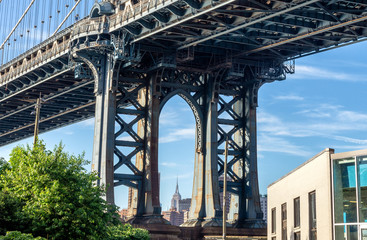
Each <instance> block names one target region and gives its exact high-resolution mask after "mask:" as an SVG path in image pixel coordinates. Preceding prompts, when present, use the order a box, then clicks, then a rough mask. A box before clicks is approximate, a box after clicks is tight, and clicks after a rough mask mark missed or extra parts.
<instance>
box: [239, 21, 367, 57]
mask: <svg viewBox="0 0 367 240" xmlns="http://www.w3.org/2000/svg"><path fill="white" fill-rule="evenodd" d="M365 20H367V15H366V14H365V15H364V16H363V17H359V18H356V19H353V20H349V21H346V22H343V23H339V24H336V25H333V26H330V27H326V28H323V29H319V30H315V31H313V32H310V33H306V34H302V35H299V36H297V37H294V38H289V39H286V40H283V41H280V42H276V43H272V44H269V45H266V46H262V47H259V48H255V49H252V50H250V51H247V52H244V53H240V54H237V55H236V56H241V55H249V54H251V53H255V52H260V51H264V50H267V49H270V48H274V47H277V46H281V45H284V44H286V43H290V42H294V41H298V40H302V39H304V38H308V37H312V36H314V35H317V34H320V33H324V32H328V31H332V30H334V29H337V28H341V27H344V26H348V25H351V24H354V23H358V22H362V21H365Z"/></svg>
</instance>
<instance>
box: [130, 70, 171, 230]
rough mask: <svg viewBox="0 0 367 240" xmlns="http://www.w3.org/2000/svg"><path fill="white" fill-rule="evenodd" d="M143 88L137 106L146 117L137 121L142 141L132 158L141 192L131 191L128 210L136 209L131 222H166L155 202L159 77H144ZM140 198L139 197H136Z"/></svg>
mask: <svg viewBox="0 0 367 240" xmlns="http://www.w3.org/2000/svg"><path fill="white" fill-rule="evenodd" d="M146 81H147V85H146V87H145V88H142V89H140V90H139V93H138V99H137V100H138V102H139V105H141V106H145V108H146V109H145V111H146V116H145V118H142V119H141V120H140V121H139V122H138V127H137V133H138V135H139V136H140V137H141V138H142V139H145V141H144V142H143V150H142V151H140V152H139V153H138V154H137V156H136V167H137V168H138V169H139V170H140V171H142V172H143V179H142V191H141V193H140V194H139V193H138V192H139V190H138V189H136V190H133V195H134V198H133V199H132V201H131V205H130V204H129V205H130V206H129V207H130V208H136V209H138V212H137V213H136V215H135V219H134V220H133V223H144V222H145V221H147V222H149V223H166V221H165V220H163V219H162V217H161V207H160V201H159V172H158V133H159V110H160V100H159V95H160V90H159V81H160V79H159V77H158V76H157V75H156V74H152V75H150V77H148V79H147V80H146ZM138 195H139V196H140V197H139V196H138Z"/></svg>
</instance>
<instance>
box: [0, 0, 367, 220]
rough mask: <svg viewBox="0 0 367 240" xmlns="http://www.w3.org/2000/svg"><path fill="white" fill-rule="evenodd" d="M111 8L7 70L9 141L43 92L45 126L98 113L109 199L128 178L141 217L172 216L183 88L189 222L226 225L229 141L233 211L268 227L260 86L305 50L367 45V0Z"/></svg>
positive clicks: (4, 127) (206, 1) (3, 124)
mask: <svg viewBox="0 0 367 240" xmlns="http://www.w3.org/2000/svg"><path fill="white" fill-rule="evenodd" d="M111 2H112V3H115V2H117V1H111ZM108 6H110V5H108ZM108 6H107V5H105V4H96V5H95V7H94V8H93V11H92V15H93V16H94V18H87V19H83V20H81V21H79V22H77V23H76V24H74V25H72V26H70V27H69V28H67V29H65V30H64V31H63V32H60V33H59V34H57V35H56V36H54V37H53V38H51V39H49V40H47V41H46V42H44V43H41V44H40V45H39V46H37V47H35V48H33V49H31V50H29V51H28V52H26V53H25V54H23V55H22V56H20V57H19V58H16V59H14V60H12V61H11V62H9V63H7V64H5V65H3V66H2V67H1V68H0V146H2V145H5V144H8V143H11V142H14V141H17V140H19V139H22V138H25V137H27V136H31V135H32V133H33V126H34V125H33V119H34V118H33V116H32V114H31V112H32V111H33V109H34V106H35V103H36V99H37V98H38V97H39V95H40V93H41V94H42V97H43V98H44V103H43V104H42V109H41V124H40V132H44V131H48V130H51V129H55V128H58V127H60V126H64V125H67V124H71V123H74V122H77V121H81V120H83V119H87V118H90V117H92V116H95V118H96V120H95V141H94V152H93V166H92V168H93V169H94V170H96V171H97V172H98V173H99V174H100V177H101V180H100V182H99V184H104V185H106V186H108V187H107V197H106V198H107V200H108V201H110V202H113V201H114V191H113V187H112V186H118V185H125V186H128V187H130V194H129V211H130V214H131V216H132V217H134V218H133V219H132V222H135V223H138V222H144V221H148V222H149V221H153V220H152V219H155V220H154V221H157V222H162V219H161V218H160V212H161V209H160V202H159V177H158V126H159V113H160V110H161V108H162V107H163V106H164V104H165V103H166V102H167V101H168V99H170V98H171V97H172V96H174V95H179V96H181V97H182V98H183V99H184V100H185V101H187V102H188V103H189V105H190V107H191V109H192V111H193V113H194V115H195V119H196V146H195V173H194V189H193V196H192V205H191V210H190V221H189V222H187V223H186V225H187V226H198V225H200V226H219V225H221V220H220V216H221V206H219V192H220V191H221V189H222V187H223V186H222V185H223V184H222V182H220V181H219V180H218V178H219V176H220V175H222V174H223V165H224V161H223V154H224V141H225V140H226V139H228V140H229V145H230V146H231V150H230V151H229V163H228V165H229V166H228V169H229V170H228V173H227V174H228V176H229V177H230V179H231V181H230V182H229V191H230V192H231V193H232V194H233V195H234V196H235V197H234V198H233V199H232V200H231V210H230V219H231V220H232V221H233V223H234V225H235V226H238V227H244V226H246V227H261V226H262V223H261V221H260V219H261V218H262V214H261V212H260V206H259V192H258V183H257V157H256V107H257V99H258V96H257V92H258V89H259V88H260V87H261V85H262V84H264V83H267V82H272V81H275V80H284V79H285V77H286V74H289V73H293V72H294V61H293V60H294V59H296V58H298V57H302V56H306V55H309V54H314V53H318V52H321V51H325V50H329V49H332V48H336V47H340V46H344V45H348V44H352V43H356V42H359V41H364V40H365V37H366V36H367V31H366V28H367V22H366V19H367V14H366V12H367V11H366V10H367V9H366V8H367V1H364V0H355V1H352V0H350V1H344V0H343V1H342V0H341V1H338V0H334V1H323V0H293V1H292V0H217V1H211V0H202V1H196V0H169V1H161V0H157V1H151V0H145V1H141V2H138V3H135V2H134V1H128V2H126V3H125V4H124V5H116V6H115V12H114V13H113V14H112V15H108V16H107V15H103V16H100V17H98V16H99V15H98V14H102V13H106V14H110V13H111V12H109V11H107V10H108V9H112V8H110V7H111V6H110V7H108ZM123 167H124V168H125V170H124V171H122V170H121V169H122V168H123Z"/></svg>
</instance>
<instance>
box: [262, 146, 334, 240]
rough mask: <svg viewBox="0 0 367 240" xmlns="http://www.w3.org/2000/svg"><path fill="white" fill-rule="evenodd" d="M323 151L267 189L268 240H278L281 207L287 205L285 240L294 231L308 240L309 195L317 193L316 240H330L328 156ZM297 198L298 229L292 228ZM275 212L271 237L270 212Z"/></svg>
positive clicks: (290, 237) (330, 216) (328, 151)
mask: <svg viewBox="0 0 367 240" xmlns="http://www.w3.org/2000/svg"><path fill="white" fill-rule="evenodd" d="M332 153H334V150H333V149H329V148H328V149H325V150H324V151H322V152H321V153H319V154H317V155H316V156H315V157H313V158H312V159H310V160H308V161H307V162H305V163H304V164H302V165H301V166H299V167H298V168H296V169H295V170H293V171H292V172H290V173H289V174H287V175H285V176H284V177H282V178H281V179H279V180H278V181H276V182H274V183H272V184H271V185H269V187H268V240H272V239H273V238H272V237H276V238H275V239H276V240H281V232H282V229H281V205H282V204H283V203H287V235H288V236H287V239H288V240H293V239H294V237H293V233H294V232H295V231H300V232H301V239H302V240H309V207H308V194H309V193H310V192H312V191H316V219H317V239H322V240H328V239H332V203H331V171H330V169H331V168H330V155H331V154H332ZM297 197H300V218H301V223H300V227H299V228H296V229H295V228H294V206H293V205H294V204H293V200H294V199H295V198H297ZM274 207H275V208H276V234H272V233H271V223H272V222H271V217H272V216H271V209H273V208H274Z"/></svg>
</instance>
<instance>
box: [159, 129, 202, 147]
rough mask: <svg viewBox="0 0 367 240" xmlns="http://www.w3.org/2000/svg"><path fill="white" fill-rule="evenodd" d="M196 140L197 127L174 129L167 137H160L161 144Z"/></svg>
mask: <svg viewBox="0 0 367 240" xmlns="http://www.w3.org/2000/svg"><path fill="white" fill-rule="evenodd" d="M194 138H195V126H192V127H189V128H181V129H172V130H171V131H170V132H169V133H168V134H167V135H166V136H163V137H160V138H159V142H160V143H170V142H177V141H180V140H183V139H194Z"/></svg>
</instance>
